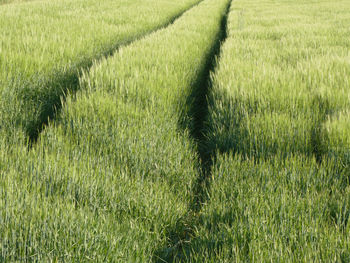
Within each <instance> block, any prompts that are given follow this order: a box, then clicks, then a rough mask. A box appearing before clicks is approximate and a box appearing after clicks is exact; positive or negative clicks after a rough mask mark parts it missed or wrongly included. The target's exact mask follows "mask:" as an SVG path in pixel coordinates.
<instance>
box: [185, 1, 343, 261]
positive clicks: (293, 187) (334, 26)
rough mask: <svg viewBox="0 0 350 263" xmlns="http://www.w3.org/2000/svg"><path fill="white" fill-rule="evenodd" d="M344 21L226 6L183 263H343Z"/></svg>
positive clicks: (300, 5)
mask: <svg viewBox="0 0 350 263" xmlns="http://www.w3.org/2000/svg"><path fill="white" fill-rule="evenodd" d="M349 9H350V5H349V3H348V2H346V1H341V0H339V1H303V0H299V1H289V0H286V1H270V0H265V1H257V0H245V1H243V0H238V1H235V2H234V3H233V5H232V8H231V11H230V14H229V21H228V37H227V39H226V41H225V42H224V44H223V45H222V47H221V53H220V57H219V62H218V66H217V68H216V70H215V72H214V73H213V74H212V81H211V82H212V87H211V89H210V90H211V92H210V94H209V96H208V101H209V116H208V119H207V121H206V123H207V125H206V127H207V136H206V137H207V139H206V145H207V151H208V152H209V153H211V154H212V156H213V159H214V164H213V166H212V169H211V177H210V179H211V180H210V185H209V186H208V188H207V189H206V192H207V202H205V203H204V204H203V206H202V210H201V212H200V213H199V216H198V219H197V220H196V222H195V227H193V228H194V229H195V231H194V233H193V234H192V237H191V239H190V240H189V241H188V243H189V245H188V248H186V252H185V261H186V262H295V261H297V262H348V261H350V254H349V252H348V251H349V246H350V240H349V237H348V232H349V224H348V219H349V216H350V209H349V198H350V195H349V194H350V192H349V189H350V187H349V159H348V158H349V144H348V143H349V141H348V138H349V125H348V114H347V112H348V105H349V104H348V103H349V102H348V98H349V93H348V86H349V79H350V78H349V76H350V75H349V70H350V64H349V61H348V58H349V52H348V48H349V45H350V42H349V40H348V39H347V37H346V36H347V35H348V34H349V29H348V27H347V26H346V25H347V22H348V21H349V19H350V16H349ZM178 261H181V259H179V260H178Z"/></svg>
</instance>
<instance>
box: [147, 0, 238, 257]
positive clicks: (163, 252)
mask: <svg viewBox="0 0 350 263" xmlns="http://www.w3.org/2000/svg"><path fill="white" fill-rule="evenodd" d="M231 4H232V1H229V2H228V3H227V6H226V9H225V12H224V15H223V16H222V18H221V22H220V24H221V26H220V28H221V29H220V31H219V33H218V35H217V36H216V39H217V40H216V42H215V43H214V45H213V46H212V48H211V49H210V52H209V54H208V56H207V59H206V62H205V64H204V65H203V67H202V69H201V70H200V72H199V74H198V75H197V78H196V80H195V81H194V82H193V84H192V90H191V93H190V95H189V97H188V98H187V101H186V105H187V110H186V111H187V112H184V113H182V115H181V117H180V120H179V126H180V128H181V129H182V130H188V131H189V133H190V137H191V138H192V140H193V141H194V142H195V147H196V152H197V155H198V165H199V168H198V177H197V180H196V181H195V183H194V186H193V188H192V201H191V203H190V205H189V210H188V212H187V214H186V215H185V217H184V218H181V219H180V220H179V221H178V222H177V224H176V225H175V226H172V227H171V228H170V229H167V231H166V232H167V239H168V245H167V246H166V247H162V248H160V249H159V250H157V251H155V253H154V256H153V259H152V261H153V262H159V263H160V262H174V261H175V260H185V259H186V255H187V254H188V252H189V251H190V241H191V240H192V239H193V238H194V234H193V233H194V231H193V230H194V228H195V226H196V225H198V224H199V220H200V219H199V217H198V215H199V214H198V212H199V211H200V210H201V208H202V205H203V204H204V203H205V202H206V201H207V199H208V196H207V194H206V193H207V192H208V190H209V188H210V178H211V167H212V165H213V164H214V162H215V160H214V159H213V158H214V152H213V151H211V150H209V148H208V141H207V140H208V139H207V135H206V122H207V120H208V115H209V103H210V101H209V97H210V92H211V89H212V84H213V83H212V81H211V73H212V72H214V71H215V69H216V67H217V65H218V63H219V58H220V52H221V46H222V43H223V42H225V40H226V38H227V19H228V14H229V10H230V8H231Z"/></svg>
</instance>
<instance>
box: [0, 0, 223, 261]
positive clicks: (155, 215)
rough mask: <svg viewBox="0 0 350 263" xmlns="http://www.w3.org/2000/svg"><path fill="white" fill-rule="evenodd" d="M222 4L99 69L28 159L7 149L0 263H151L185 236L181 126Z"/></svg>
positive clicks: (189, 171) (190, 149)
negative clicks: (3, 262)
mask: <svg viewBox="0 0 350 263" xmlns="http://www.w3.org/2000/svg"><path fill="white" fill-rule="evenodd" d="M227 3H228V1H227V0H220V1H217V0H205V1H203V2H202V3H200V4H199V5H198V6H196V7H195V8H193V9H191V10H190V11H188V12H186V13H185V14H184V15H183V16H181V17H180V18H179V19H178V20H176V21H175V23H174V24H172V25H171V26H169V27H168V28H165V29H162V30H160V31H157V32H155V33H153V34H151V35H149V36H147V37H145V38H143V39H141V40H139V41H136V42H134V43H132V44H130V45H128V46H125V47H122V48H120V49H119V50H118V52H116V53H115V54H113V55H112V56H110V57H108V58H105V59H102V60H101V61H99V62H95V63H94V65H93V66H92V67H91V69H90V70H89V71H85V72H84V73H83V74H82V76H81V78H80V80H79V83H80V87H81V89H80V90H79V91H78V92H77V93H76V94H75V95H70V96H68V97H67V100H66V103H65V105H64V107H63V108H62V111H61V114H60V116H59V118H57V119H56V121H54V122H50V124H49V125H48V127H47V128H46V129H45V130H44V131H43V133H42V134H41V135H40V137H39V139H38V141H37V143H36V144H35V145H33V147H32V148H31V149H30V150H29V151H27V150H26V146H25V144H22V143H20V142H18V143H15V144H13V145H9V144H8V143H2V144H1V146H0V147H1V151H0V167H1V169H0V171H1V183H2V187H1V188H0V189H1V192H0V194H1V199H0V200H1V203H0V207H1V209H0V211H1V216H0V218H1V220H2V222H1V224H0V240H1V258H0V261H16V260H17V261H19V260H22V261H72V262H86V261H93V262H106V261H107V262H111V261H112V262H150V261H153V260H154V261H156V260H157V258H156V256H155V253H156V251H158V250H160V249H163V248H165V247H167V245H168V242H169V239H172V238H176V237H173V235H175V234H177V233H180V232H181V229H182V231H184V232H185V231H187V228H186V226H184V225H183V224H182V223H181V222H182V218H183V217H186V216H187V212H188V210H189V206H190V205H191V202H192V200H193V195H192V191H191V190H192V188H193V183H194V181H195V179H196V176H197V173H198V165H197V158H198V157H197V154H196V150H195V145H194V142H193V140H192V139H191V137H190V136H189V133H188V131H187V130H183V129H181V128H180V127H179V122H182V123H183V122H191V121H192V120H190V119H189V118H188V117H187V112H186V110H184V108H185V109H186V108H187V98H188V96H189V94H190V93H191V89H192V85H193V83H194V82H195V81H196V79H197V77H198V76H197V75H198V73H199V72H201V71H202V70H203V67H205V65H206V62H207V61H206V60H207V57H208V54H210V52H211V50H212V48H213V46H214V45H215V44H216V42H217V38H218V35H219V33H220V30H221V24H220V21H221V17H222V16H223V15H224V12H225V8H226V6H227ZM203 17H205V20H203ZM18 133H19V132H18ZM14 138H20V136H19V135H16V136H14ZM1 139H2V140H3V141H4V140H7V137H4V136H3V137H1ZM173 229H176V230H177V231H178V232H177V233H173Z"/></svg>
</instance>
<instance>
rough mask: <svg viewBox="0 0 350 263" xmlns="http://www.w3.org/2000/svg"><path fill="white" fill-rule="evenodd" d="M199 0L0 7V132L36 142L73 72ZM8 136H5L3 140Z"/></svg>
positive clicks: (73, 80)
mask: <svg viewBox="0 0 350 263" xmlns="http://www.w3.org/2000/svg"><path fill="white" fill-rule="evenodd" d="M198 2H199V0H180V1H175V2H174V1H166V0H165V1H154V0H147V1H140V0H137V1H128V0H118V1H111V0H109V1H103V2H101V1H94V0H89V1H85V0H78V1H71V0H63V1H46V2H45V1H44V2H42V1H33V2H29V3H26V4H11V5H5V6H2V7H1V9H0V25H1V26H0V39H1V46H0V92H1V102H0V116H1V118H0V128H1V129H2V130H4V131H6V132H7V133H11V132H12V131H13V130H14V129H15V130H16V129H19V130H23V131H24V132H25V133H26V134H27V136H28V137H30V138H32V139H35V138H36V137H37V136H38V133H39V132H40V130H41V129H42V125H43V124H45V123H47V119H48V118H49V117H53V116H54V114H55V112H56V109H57V108H59V107H61V99H60V98H61V97H62V96H63V97H64V96H65V94H67V93H68V92H75V91H76V90H77V89H78V88H79V87H78V84H79V75H80V74H81V72H82V70H83V69H86V68H88V67H89V66H91V65H92V63H93V61H94V60H99V59H100V58H102V57H104V56H108V55H110V54H111V52H113V51H115V50H116V49H117V48H118V47H120V46H122V45H124V44H127V43H130V42H132V41H134V40H136V39H138V38H140V37H142V36H144V35H146V34H148V33H150V32H152V31H154V30H156V29H159V28H161V27H163V26H166V25H168V24H169V23H171V22H172V21H173V20H174V19H175V18H176V17H177V16H179V15H181V14H182V13H183V12H184V11H185V10H187V9H188V8H190V7H191V6H193V5H194V4H196V3H198ZM8 136H9V137H11V136H12V135H11V134H10V135H8Z"/></svg>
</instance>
